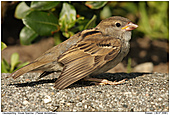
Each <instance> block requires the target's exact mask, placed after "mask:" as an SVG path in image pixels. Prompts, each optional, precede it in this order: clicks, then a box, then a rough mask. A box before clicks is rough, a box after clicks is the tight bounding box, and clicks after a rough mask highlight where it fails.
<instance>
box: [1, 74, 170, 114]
mask: <svg viewBox="0 0 170 115" xmlns="http://www.w3.org/2000/svg"><path fill="white" fill-rule="evenodd" d="M8 75H9V74H1V112H24V111H26V112H35V111H36V112H38V111H39V112H57V111H74V112H76V111H103V112H105V111H114V112H117V111H121V112H133V111H134V112H139V111H140V112H156V111H160V112H162V111H164V112H168V111H169V74H166V73H152V74H151V73H130V74H127V73H116V74H111V73H105V74H102V75H99V76H96V77H98V78H107V79H109V80H112V81H115V80H117V81H119V80H122V79H124V78H127V79H128V80H127V81H126V82H125V83H123V84H120V85H104V86H101V85H94V84H92V83H91V82H85V81H78V82H76V83H74V84H73V85H71V86H70V87H68V88H66V89H64V90H58V89H54V88H53V86H54V82H55V80H56V79H57V78H56V75H57V74H51V75H48V76H47V77H44V78H42V79H40V80H36V79H37V78H38V76H39V75H40V74H39V73H26V74H24V75H22V76H20V77H19V78H17V79H15V80H14V79H12V78H8V79H5V77H7V76H8Z"/></svg>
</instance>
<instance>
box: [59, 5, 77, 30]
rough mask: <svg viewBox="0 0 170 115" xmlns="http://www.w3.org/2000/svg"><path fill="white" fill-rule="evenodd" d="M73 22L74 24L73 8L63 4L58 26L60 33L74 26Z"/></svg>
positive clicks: (74, 14)
mask: <svg viewBox="0 0 170 115" xmlns="http://www.w3.org/2000/svg"><path fill="white" fill-rule="evenodd" d="M75 22H76V10H75V8H74V7H73V6H72V5H70V4H68V3H63V7H62V10H61V12H60V17H59V25H60V28H61V31H67V30H68V29H69V28H71V27H73V26H74V24H75Z"/></svg>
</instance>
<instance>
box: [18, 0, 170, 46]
mask: <svg viewBox="0 0 170 115" xmlns="http://www.w3.org/2000/svg"><path fill="white" fill-rule="evenodd" d="M158 6H159V7H158ZM168 7H169V6H168V1H147V2H145V1H138V2H126V1H124V2H116V1H111V2H107V1H100V2H99V1H87V2H76V1H74V2H64V1H62V2H59V1H46V2H45V1H33V2H20V3H19V4H18V5H17V7H16V10H15V17H16V18H18V19H22V21H23V23H24V24H25V27H24V28H23V29H22V30H21V32H20V42H21V44H24V45H29V44H31V43H33V42H34V41H36V39H39V37H40V36H53V37H54V39H55V43H56V44H59V43H60V42H62V41H63V40H64V39H67V38H69V37H70V36H72V35H74V34H75V33H77V32H79V31H82V30H84V29H89V28H93V27H95V26H96V24H97V23H99V22H100V21H101V20H103V19H105V18H108V17H111V16H113V15H119V16H123V17H127V18H129V19H130V20H132V21H133V22H137V24H138V25H139V28H138V29H137V30H135V31H136V33H138V34H134V35H138V37H145V36H146V37H149V38H150V39H169V30H168V27H169V22H168Z"/></svg>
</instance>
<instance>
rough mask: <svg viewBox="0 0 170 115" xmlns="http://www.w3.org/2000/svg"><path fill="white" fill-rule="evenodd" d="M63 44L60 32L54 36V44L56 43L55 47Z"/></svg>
mask: <svg viewBox="0 0 170 115" xmlns="http://www.w3.org/2000/svg"><path fill="white" fill-rule="evenodd" d="M61 42H62V40H61V36H60V33H59V32H57V33H55V34H54V43H55V45H58V44H60V43H61Z"/></svg>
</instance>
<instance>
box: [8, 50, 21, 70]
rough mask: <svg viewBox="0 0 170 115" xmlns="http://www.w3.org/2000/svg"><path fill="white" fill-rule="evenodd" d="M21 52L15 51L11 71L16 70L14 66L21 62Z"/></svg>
mask: <svg viewBox="0 0 170 115" xmlns="http://www.w3.org/2000/svg"><path fill="white" fill-rule="evenodd" d="M19 63H20V62H19V54H18V53H13V54H12V56H11V69H10V72H12V71H13V70H14V68H15V67H16V66H17V65H18V64H19Z"/></svg>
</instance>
